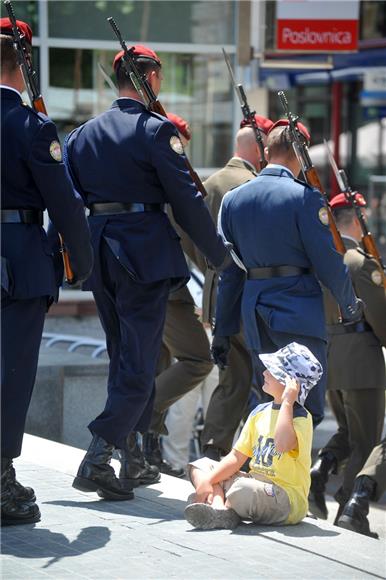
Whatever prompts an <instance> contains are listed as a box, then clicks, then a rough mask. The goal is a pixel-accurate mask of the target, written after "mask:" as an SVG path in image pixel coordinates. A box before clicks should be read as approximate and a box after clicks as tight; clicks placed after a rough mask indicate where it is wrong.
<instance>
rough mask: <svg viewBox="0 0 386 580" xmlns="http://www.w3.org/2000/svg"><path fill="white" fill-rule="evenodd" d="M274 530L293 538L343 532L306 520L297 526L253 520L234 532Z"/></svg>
mask: <svg viewBox="0 0 386 580" xmlns="http://www.w3.org/2000/svg"><path fill="white" fill-rule="evenodd" d="M273 530H274V531H276V532H280V533H281V534H283V536H288V537H291V538H312V537H317V536H319V537H326V538H328V537H335V536H339V535H340V534H341V533H342V531H341V530H339V529H337V531H336V532H335V531H334V530H325V529H323V528H320V527H319V526H318V524H317V523H315V524H314V523H310V522H305V521H304V520H303V521H302V522H301V523H300V524H297V525H296V526H259V525H256V524H253V523H252V522H243V524H242V525H241V526H238V527H237V528H236V529H235V530H233V532H232V533H233V534H237V535H241V536H242V535H244V536H252V535H259V534H261V533H263V532H270V531H271V532H272V531H273Z"/></svg>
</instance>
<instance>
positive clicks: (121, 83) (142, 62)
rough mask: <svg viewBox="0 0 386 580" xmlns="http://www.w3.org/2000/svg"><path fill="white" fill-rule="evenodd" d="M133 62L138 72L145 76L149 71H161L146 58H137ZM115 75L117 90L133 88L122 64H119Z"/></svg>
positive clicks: (154, 63)
mask: <svg viewBox="0 0 386 580" xmlns="http://www.w3.org/2000/svg"><path fill="white" fill-rule="evenodd" d="M135 62H136V65H137V67H138V70H139V72H140V73H141V74H143V75H147V74H148V73H149V72H150V71H153V70H154V71H159V70H160V69H161V67H160V66H159V65H158V64H157V63H156V62H154V61H152V60H150V59H148V58H137V59H136V60H135ZM115 74H116V77H117V85H118V89H119V90H122V89H134V88H135V87H134V86H133V83H132V82H131V79H130V77H129V76H128V75H127V73H126V68H125V65H124V64H123V63H122V62H120V63H119V65H118V67H117V70H116V73H115Z"/></svg>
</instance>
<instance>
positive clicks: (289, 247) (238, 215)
mask: <svg viewBox="0 0 386 580" xmlns="http://www.w3.org/2000/svg"><path fill="white" fill-rule="evenodd" d="M219 227H220V228H221V230H222V232H223V235H224V237H225V238H226V240H227V241H228V242H229V243H231V244H232V245H233V247H234V250H235V252H236V254H237V255H238V257H239V258H241V261H242V263H243V264H244V266H245V268H246V269H247V270H249V269H252V268H260V267H271V266H297V267H299V268H308V269H311V272H310V273H307V274H302V275H297V276H288V277H271V278H265V279H255V280H253V279H251V280H248V279H247V277H246V272H245V271H244V270H242V269H241V268H240V267H238V266H236V264H233V265H232V266H230V267H229V268H228V269H227V270H225V272H224V273H223V274H222V276H221V278H220V283H219V291H218V298H217V309H216V330H215V332H216V334H217V335H218V336H230V335H233V334H236V333H238V332H239V330H240V317H241V315H242V318H243V328H244V332H245V338H246V342H247V345H248V347H249V349H250V350H251V353H252V357H253V360H254V364H255V367H256V373H257V374H260V372H261V370H262V369H261V363H260V361H259V359H258V356H257V355H258V354H259V353H261V352H273V351H274V350H276V349H277V348H281V347H283V346H285V345H286V344H287V343H289V342H291V341H292V340H295V341H296V342H299V343H301V344H304V345H305V346H307V347H308V348H310V350H311V352H313V353H314V355H315V356H316V357H317V358H318V360H319V361H320V363H321V364H322V366H323V369H324V371H326V339H327V336H326V328H325V321H324V309H323V297H322V290H321V286H320V284H319V280H320V282H322V283H323V284H324V285H325V286H326V287H328V288H329V289H330V290H331V291H332V293H333V295H334V296H335V298H336V300H337V301H338V303H339V304H340V307H341V311H342V316H343V317H344V318H347V319H350V317H351V314H350V311H349V307H350V306H354V305H355V302H356V297H355V294H354V291H353V288H352V285H351V281H350V278H349V275H348V271H347V268H346V266H345V265H344V264H343V259H342V256H341V255H340V254H339V253H338V252H337V251H336V249H335V247H334V245H333V240H332V235H331V233H330V229H329V226H328V220H327V215H326V208H325V205H324V201H323V198H322V196H321V194H320V192H319V191H318V190H315V189H312V188H310V187H309V186H308V185H306V184H305V183H303V182H300V181H298V180H296V179H294V178H293V176H292V174H291V172H289V171H287V170H286V169H285V168H284V167H281V166H273V167H267V168H265V169H264V170H263V171H262V172H261V173H260V174H259V176H258V177H256V178H255V179H254V180H252V181H250V182H249V183H247V184H245V185H242V186H240V187H238V188H236V189H234V190H233V191H231V192H229V193H227V194H226V195H225V197H224V200H223V203H222V208H221V211H220V216H219ZM325 385H326V372H324V373H323V376H322V379H321V381H320V382H319V384H318V388H316V387H315V388H314V389H313V390H312V391H311V393H310V395H309V396H308V398H307V402H306V406H307V408H308V409H309V410H310V411H311V413H312V415H313V420H314V424H315V425H317V424H318V423H319V422H320V421H321V420H322V418H323V409H324V395H325Z"/></svg>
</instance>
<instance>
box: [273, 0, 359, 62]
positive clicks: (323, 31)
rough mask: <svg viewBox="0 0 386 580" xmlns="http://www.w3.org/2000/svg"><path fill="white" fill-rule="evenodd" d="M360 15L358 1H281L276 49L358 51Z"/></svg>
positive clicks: (278, 13) (278, 10) (279, 0)
mask: <svg viewBox="0 0 386 580" xmlns="http://www.w3.org/2000/svg"><path fill="white" fill-rule="evenodd" d="M358 17H359V1H358V0H347V1H345V0H343V1H340V2H339V1H338V2H330V1H326V0H277V3H276V20H277V23H276V24H277V27H276V48H277V49H278V50H280V51H286V52H341V51H345V52H353V51H357V50H358V29H359V23H358Z"/></svg>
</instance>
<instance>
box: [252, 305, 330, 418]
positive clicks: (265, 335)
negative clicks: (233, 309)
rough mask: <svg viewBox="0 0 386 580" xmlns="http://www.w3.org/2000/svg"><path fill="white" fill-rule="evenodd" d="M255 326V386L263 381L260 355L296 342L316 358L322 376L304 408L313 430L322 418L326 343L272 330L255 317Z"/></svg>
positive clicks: (317, 339)
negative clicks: (256, 328) (256, 347)
mask: <svg viewBox="0 0 386 580" xmlns="http://www.w3.org/2000/svg"><path fill="white" fill-rule="evenodd" d="M257 326H258V330H259V338H260V341H261V351H260V352H257V351H255V350H252V351H251V354H252V360H253V366H254V371H255V373H254V374H255V377H256V378H257V381H256V382H257V384H258V385H259V387H260V385H262V384H263V382H264V379H263V378H262V372H263V371H264V369H265V367H264V365H263V363H262V362H261V360H260V358H259V356H258V355H259V354H261V353H271V352H275V351H276V350H278V349H279V348H283V346H286V345H287V344H289V343H290V342H298V343H299V344H304V346H306V347H308V348H309V349H310V351H311V352H312V354H314V355H315V356H316V358H317V359H318V361H319V362H320V364H321V365H322V367H323V370H324V372H323V374H322V377H321V379H320V381H319V382H318V384H317V385H315V387H314V388H313V389H311V391H310V392H309V394H308V396H307V399H306V403H305V405H304V406H305V407H306V409H307V410H308V411H309V412H310V413H311V415H312V421H313V425H314V428H315V427H316V426H317V425H319V423H321V422H322V420H323V417H324V406H325V397H326V385H327V371H326V369H327V343H326V342H325V341H324V340H322V339H321V338H316V337H314V336H305V335H304V334H303V335H301V334H293V333H290V334H289V333H286V332H279V331H277V330H272V328H270V327H269V326H268V325H267V324H266V323H265V322H264V320H263V319H262V318H261V317H260V316H258V315H257ZM269 400H271V399H269Z"/></svg>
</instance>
